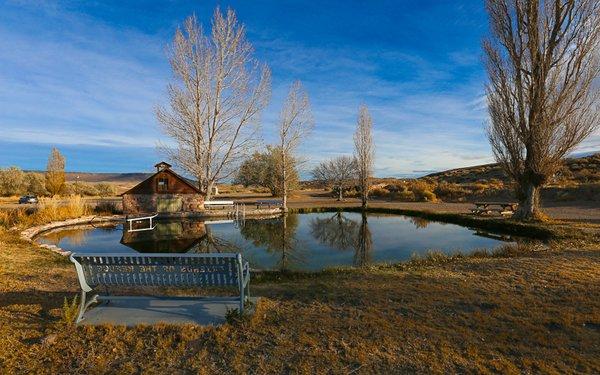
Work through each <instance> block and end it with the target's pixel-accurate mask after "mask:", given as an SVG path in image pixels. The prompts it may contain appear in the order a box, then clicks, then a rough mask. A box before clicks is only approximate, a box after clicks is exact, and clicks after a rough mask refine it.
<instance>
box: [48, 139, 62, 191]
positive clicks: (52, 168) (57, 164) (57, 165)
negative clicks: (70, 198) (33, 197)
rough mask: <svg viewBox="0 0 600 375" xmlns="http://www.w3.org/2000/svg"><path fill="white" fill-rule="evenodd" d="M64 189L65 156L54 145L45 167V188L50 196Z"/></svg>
mask: <svg viewBox="0 0 600 375" xmlns="http://www.w3.org/2000/svg"><path fill="white" fill-rule="evenodd" d="M64 189H65V157H64V156H62V155H61V153H60V151H58V149H57V148H56V147H53V148H52V151H51V152H50V156H49V157H48V165H47V167H46V190H48V193H49V194H50V196H54V195H56V194H60V193H61V192H62V191H63V190H64Z"/></svg>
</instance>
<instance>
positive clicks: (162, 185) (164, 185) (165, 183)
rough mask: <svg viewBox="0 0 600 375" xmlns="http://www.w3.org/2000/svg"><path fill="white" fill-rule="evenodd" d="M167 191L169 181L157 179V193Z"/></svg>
mask: <svg viewBox="0 0 600 375" xmlns="http://www.w3.org/2000/svg"><path fill="white" fill-rule="evenodd" d="M168 190H169V180H168V179H167V178H159V179H158V191H168Z"/></svg>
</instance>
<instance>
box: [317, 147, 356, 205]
mask: <svg viewBox="0 0 600 375" xmlns="http://www.w3.org/2000/svg"><path fill="white" fill-rule="evenodd" d="M356 165H357V164H356V159H355V158H353V157H351V156H338V157H336V158H333V159H330V160H326V161H323V162H321V163H320V164H319V165H317V166H316V167H315V168H314V169H313V171H312V176H313V178H314V179H315V180H316V181H319V182H321V183H323V184H325V185H327V186H328V187H333V188H334V189H337V191H338V201H341V200H343V199H344V195H343V194H344V189H345V188H347V187H348V186H349V185H350V184H352V183H353V182H354V181H355V179H356V171H357V167H356Z"/></svg>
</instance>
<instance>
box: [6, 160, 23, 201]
mask: <svg viewBox="0 0 600 375" xmlns="http://www.w3.org/2000/svg"><path fill="white" fill-rule="evenodd" d="M24 188H25V174H24V173H23V171H22V170H21V169H19V168H17V167H10V168H6V169H0V195H3V196H11V195H18V194H22V193H23V190H24Z"/></svg>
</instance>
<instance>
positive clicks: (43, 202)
mask: <svg viewBox="0 0 600 375" xmlns="http://www.w3.org/2000/svg"><path fill="white" fill-rule="evenodd" d="M89 212H90V209H89V207H88V206H87V205H86V204H85V202H84V201H83V199H82V198H81V197H80V196H72V197H69V198H68V201H66V202H64V200H61V199H60V198H58V197H53V198H41V199H40V203H39V204H38V207H37V208H35V209H14V210H4V211H0V225H2V226H3V227H5V228H12V227H13V226H19V227H27V226H32V225H40V224H46V223H50V222H52V221H60V220H67V219H72V218H77V217H81V216H84V215H87V214H89Z"/></svg>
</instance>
